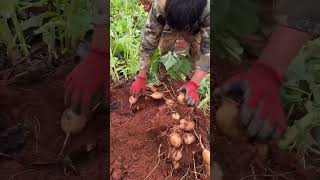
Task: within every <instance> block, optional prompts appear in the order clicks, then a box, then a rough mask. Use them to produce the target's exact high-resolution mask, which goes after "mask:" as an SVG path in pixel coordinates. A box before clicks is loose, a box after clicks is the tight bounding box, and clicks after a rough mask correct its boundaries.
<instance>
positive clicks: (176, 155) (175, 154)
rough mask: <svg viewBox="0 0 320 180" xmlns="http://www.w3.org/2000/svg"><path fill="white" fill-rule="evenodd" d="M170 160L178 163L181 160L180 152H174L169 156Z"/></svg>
mask: <svg viewBox="0 0 320 180" xmlns="http://www.w3.org/2000/svg"><path fill="white" fill-rule="evenodd" d="M171 158H172V159H173V160H174V161H180V160H181V158H182V152H181V151H178V150H176V151H174V152H173V153H172V155H171Z"/></svg>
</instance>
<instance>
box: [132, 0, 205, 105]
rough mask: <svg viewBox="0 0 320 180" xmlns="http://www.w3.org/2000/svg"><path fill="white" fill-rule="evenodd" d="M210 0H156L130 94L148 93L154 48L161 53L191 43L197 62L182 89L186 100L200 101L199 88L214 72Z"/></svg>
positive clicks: (150, 14)
mask: <svg viewBox="0 0 320 180" xmlns="http://www.w3.org/2000/svg"><path fill="white" fill-rule="evenodd" d="M209 37H210V0H154V2H153V4H152V7H151V10H150V12H149V16H148V19H147V21H146V24H145V29H144V33H143V37H142V41H141V48H140V54H139V60H140V68H139V72H138V74H137V75H136V77H135V80H134V82H133V83H132V84H131V87H130V93H131V95H132V96H134V97H140V96H141V95H145V93H146V81H147V73H148V70H149V68H150V61H151V57H152V54H153V52H154V50H155V49H156V48H157V47H159V50H160V55H164V54H166V53H168V51H174V50H177V49H183V48H184V47H185V44H188V46H190V54H191V56H192V59H193V61H195V66H196V67H195V72H194V74H193V76H192V77H191V80H190V81H188V82H187V83H186V84H184V85H183V86H182V87H181V88H180V91H181V92H184V93H185V101H186V103H187V104H188V105H191V106H194V105H197V104H198V103H199V102H200V98H199V94H198V88H199V85H200V83H201V81H202V79H203V78H204V77H205V76H206V74H207V73H208V72H209V71H210V38H209Z"/></svg>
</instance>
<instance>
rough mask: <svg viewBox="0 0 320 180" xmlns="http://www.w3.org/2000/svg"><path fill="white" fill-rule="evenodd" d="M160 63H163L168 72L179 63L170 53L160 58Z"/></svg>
mask: <svg viewBox="0 0 320 180" xmlns="http://www.w3.org/2000/svg"><path fill="white" fill-rule="evenodd" d="M160 62H161V63H163V65H164V66H165V68H166V70H168V69H170V68H171V67H172V66H174V65H175V64H176V63H177V59H176V57H175V56H174V55H173V53H172V52H171V51H169V52H168V53H167V54H166V55H164V56H162V57H161V58H160Z"/></svg>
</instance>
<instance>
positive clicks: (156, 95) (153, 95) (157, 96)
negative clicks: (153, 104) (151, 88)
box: [150, 92, 163, 99]
mask: <svg viewBox="0 0 320 180" xmlns="http://www.w3.org/2000/svg"><path fill="white" fill-rule="evenodd" d="M150 96H151V97H152V98H153V99H162V98H163V93H161V92H154V93H152V94H151V95H150Z"/></svg>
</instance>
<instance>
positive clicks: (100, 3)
mask: <svg viewBox="0 0 320 180" xmlns="http://www.w3.org/2000/svg"><path fill="white" fill-rule="evenodd" d="M94 4H95V8H96V11H97V15H96V17H95V18H94V23H95V24H99V25H100V24H103V23H106V22H107V15H108V12H107V10H108V7H107V1H106V0H94Z"/></svg>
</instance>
